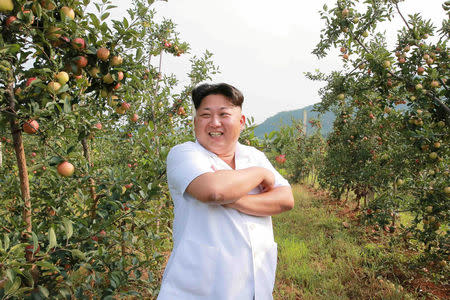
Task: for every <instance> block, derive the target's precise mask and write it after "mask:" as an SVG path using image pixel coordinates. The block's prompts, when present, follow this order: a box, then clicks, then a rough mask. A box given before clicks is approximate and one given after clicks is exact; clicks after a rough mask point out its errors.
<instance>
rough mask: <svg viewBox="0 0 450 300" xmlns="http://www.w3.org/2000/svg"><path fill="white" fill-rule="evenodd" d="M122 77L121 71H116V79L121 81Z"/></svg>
mask: <svg viewBox="0 0 450 300" xmlns="http://www.w3.org/2000/svg"><path fill="white" fill-rule="evenodd" d="M122 79H123V72H122V71H119V72H117V80H118V81H122Z"/></svg>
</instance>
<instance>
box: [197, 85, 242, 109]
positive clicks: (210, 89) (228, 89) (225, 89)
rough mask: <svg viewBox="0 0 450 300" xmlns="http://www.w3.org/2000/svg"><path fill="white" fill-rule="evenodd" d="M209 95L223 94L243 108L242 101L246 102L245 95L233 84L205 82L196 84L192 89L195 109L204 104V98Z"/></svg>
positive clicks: (235, 104)
mask: <svg viewBox="0 0 450 300" xmlns="http://www.w3.org/2000/svg"><path fill="white" fill-rule="evenodd" d="M209 95H223V96H225V97H226V98H227V99H228V100H229V101H230V102H231V103H232V104H233V105H234V106H239V107H241V108H242V102H244V95H242V93H241V92H240V91H239V90H238V89H237V88H235V87H234V86H232V85H229V84H227V83H216V84H208V83H204V84H201V85H198V86H196V87H195V88H194V89H193V90H192V102H194V106H195V110H197V109H198V108H199V107H200V105H201V104H202V101H203V99H204V98H205V97H206V96H209Z"/></svg>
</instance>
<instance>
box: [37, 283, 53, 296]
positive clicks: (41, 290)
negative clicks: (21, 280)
mask: <svg viewBox="0 0 450 300" xmlns="http://www.w3.org/2000/svg"><path fill="white" fill-rule="evenodd" d="M38 288H39V292H40V293H41V294H42V296H44V297H45V298H48V296H49V295H50V292H49V291H48V290H47V288H46V287H44V286H42V285H40V286H38Z"/></svg>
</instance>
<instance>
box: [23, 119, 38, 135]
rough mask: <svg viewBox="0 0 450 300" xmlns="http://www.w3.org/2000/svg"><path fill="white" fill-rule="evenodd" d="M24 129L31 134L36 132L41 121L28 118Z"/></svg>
mask: <svg viewBox="0 0 450 300" xmlns="http://www.w3.org/2000/svg"><path fill="white" fill-rule="evenodd" d="M22 129H23V131H25V132H26V133H29V134H34V133H36V132H37V131H38V129H39V123H38V122H37V121H36V120H28V121H26V122H25V123H24V124H23V126H22Z"/></svg>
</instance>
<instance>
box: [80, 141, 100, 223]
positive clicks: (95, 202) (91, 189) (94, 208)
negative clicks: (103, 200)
mask: <svg viewBox="0 0 450 300" xmlns="http://www.w3.org/2000/svg"><path fill="white" fill-rule="evenodd" d="M81 145H82V146H83V155H84V158H86V160H87V162H88V166H89V168H91V167H92V166H93V165H92V161H91V155H90V154H89V147H88V144H87V141H86V138H84V139H82V140H81ZM89 192H90V193H91V198H92V206H91V219H94V218H95V216H96V214H97V205H98V197H97V193H96V191H95V180H94V178H92V177H89Z"/></svg>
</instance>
